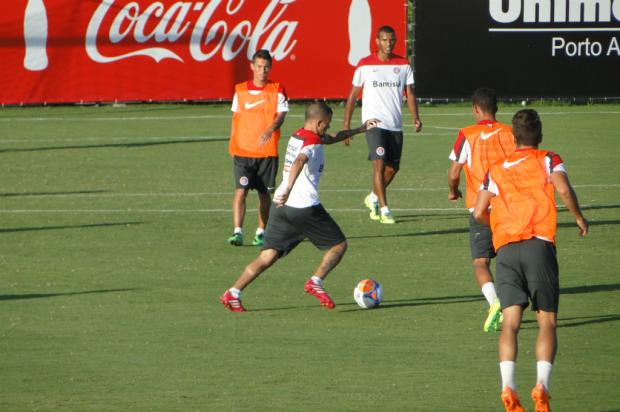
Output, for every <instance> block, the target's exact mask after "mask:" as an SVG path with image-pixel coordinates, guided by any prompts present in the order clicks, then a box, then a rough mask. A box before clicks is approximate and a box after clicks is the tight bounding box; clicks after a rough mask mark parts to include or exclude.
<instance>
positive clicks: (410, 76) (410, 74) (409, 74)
mask: <svg viewBox="0 0 620 412" xmlns="http://www.w3.org/2000/svg"><path fill="white" fill-rule="evenodd" d="M406 70H407V73H406V74H407V80H406V81H405V83H406V84H407V85H413V84H414V83H415V81H414V80H413V70H412V69H411V65H409V64H408V65H407V69H406Z"/></svg>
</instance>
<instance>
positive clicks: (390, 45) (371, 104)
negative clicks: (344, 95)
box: [344, 26, 422, 224]
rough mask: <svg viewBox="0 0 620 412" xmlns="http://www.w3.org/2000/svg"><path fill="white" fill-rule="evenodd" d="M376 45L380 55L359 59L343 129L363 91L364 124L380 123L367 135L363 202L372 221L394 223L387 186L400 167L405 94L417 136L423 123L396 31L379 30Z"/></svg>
mask: <svg viewBox="0 0 620 412" xmlns="http://www.w3.org/2000/svg"><path fill="white" fill-rule="evenodd" d="M376 43H377V53H376V54H374V55H370V56H368V57H365V58H363V59H362V60H360V62H359V63H358V66H357V69H356V70H355V74H354V75H353V87H352V88H351V92H350V93H349V98H348V99H347V104H346V107H345V112H344V128H345V129H348V128H349V127H350V124H351V116H352V115H353V111H354V109H355V103H356V101H357V97H358V96H359V93H360V91H361V90H362V89H363V96H362V121H366V120H368V119H372V118H374V119H378V120H380V121H381V125H380V126H379V127H377V128H376V129H373V130H370V131H368V132H367V133H366V142H367V143H368V152H369V153H368V159H369V160H372V162H373V190H372V191H371V192H370V194H369V195H368V196H366V199H364V203H365V204H366V207H368V208H369V209H370V218H371V219H372V220H379V221H380V222H381V223H387V224H392V223H395V220H394V217H393V216H392V213H391V212H390V209H389V208H388V205H387V196H386V187H387V186H388V185H389V184H390V183H391V182H392V179H394V175H396V173H397V172H398V170H399V168H400V156H401V153H402V150H403V132H402V130H403V125H402V109H401V106H402V101H403V93H406V95H407V108H408V109H409V111H410V112H411V115H412V116H413V126H414V128H415V131H416V133H417V132H419V131H421V130H422V122H421V121H420V116H419V115H418V107H417V105H416V101H415V95H414V92H413V83H414V81H413V71H412V69H411V66H410V65H409V61H408V60H407V59H406V58H404V57H401V56H398V55H395V54H393V53H392V50H393V49H394V45H395V44H396V33H395V31H394V29H393V28H392V27H390V26H382V27H380V28H379V30H378V31H377V39H376ZM345 143H347V142H345Z"/></svg>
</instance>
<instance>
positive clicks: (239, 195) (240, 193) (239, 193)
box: [235, 189, 248, 202]
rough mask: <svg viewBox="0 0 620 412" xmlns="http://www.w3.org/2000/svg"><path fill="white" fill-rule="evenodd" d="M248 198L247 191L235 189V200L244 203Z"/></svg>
mask: <svg viewBox="0 0 620 412" xmlns="http://www.w3.org/2000/svg"><path fill="white" fill-rule="evenodd" d="M247 197H248V190H247V189H237V190H235V199H237V200H240V201H242V202H245V199H246V198H247Z"/></svg>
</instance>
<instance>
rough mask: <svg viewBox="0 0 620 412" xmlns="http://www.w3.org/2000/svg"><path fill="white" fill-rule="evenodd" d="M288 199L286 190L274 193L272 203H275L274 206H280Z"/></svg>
mask: <svg viewBox="0 0 620 412" xmlns="http://www.w3.org/2000/svg"><path fill="white" fill-rule="evenodd" d="M287 200H288V192H280V193H276V194H275V195H274V196H273V203H275V204H276V207H282V206H284V204H285V203H286V201H287Z"/></svg>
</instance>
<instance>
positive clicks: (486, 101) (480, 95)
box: [471, 87, 497, 117]
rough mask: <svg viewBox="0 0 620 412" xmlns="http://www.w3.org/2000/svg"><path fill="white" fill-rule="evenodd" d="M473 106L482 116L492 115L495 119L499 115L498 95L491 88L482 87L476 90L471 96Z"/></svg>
mask: <svg viewBox="0 0 620 412" xmlns="http://www.w3.org/2000/svg"><path fill="white" fill-rule="evenodd" d="M471 104H472V108H473V110H474V114H477V113H476V111H478V112H480V113H481V114H487V115H492V116H493V117H495V113H497V95H496V94H495V90H493V89H491V88H489V87H480V88H478V89H476V90H474V94H473V95H472V96H471Z"/></svg>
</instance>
